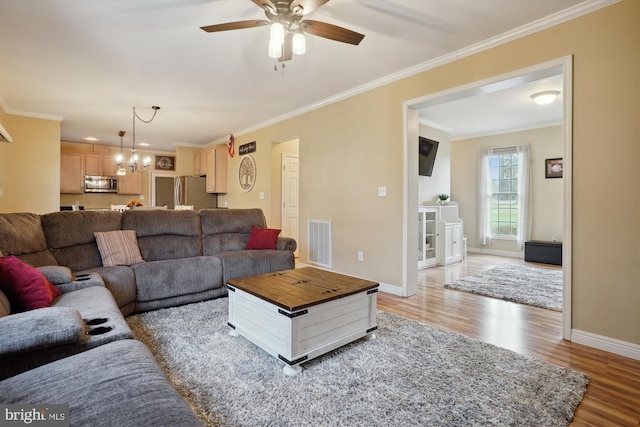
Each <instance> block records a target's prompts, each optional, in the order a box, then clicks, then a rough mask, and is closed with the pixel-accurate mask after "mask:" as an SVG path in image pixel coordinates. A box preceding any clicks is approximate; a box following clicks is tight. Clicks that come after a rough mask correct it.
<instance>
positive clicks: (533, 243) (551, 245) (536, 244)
mask: <svg viewBox="0 0 640 427" xmlns="http://www.w3.org/2000/svg"><path fill="white" fill-rule="evenodd" d="M524 260H525V261H529V262H541V263H543V264H554V265H562V243H555V242H545V241H541V240H529V241H527V242H524Z"/></svg>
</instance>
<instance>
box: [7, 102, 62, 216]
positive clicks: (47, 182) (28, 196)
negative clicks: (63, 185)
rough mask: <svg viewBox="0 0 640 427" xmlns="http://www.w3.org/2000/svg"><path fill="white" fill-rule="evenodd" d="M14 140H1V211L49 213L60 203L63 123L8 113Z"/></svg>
mask: <svg viewBox="0 0 640 427" xmlns="http://www.w3.org/2000/svg"><path fill="white" fill-rule="evenodd" d="M0 123H2V125H3V126H4V128H5V129H6V130H7V132H8V133H9V134H10V135H11V136H12V138H13V143H12V144H6V143H0V189H2V197H0V212H34V213H47V212H52V211H56V210H58V209H59V206H60V203H59V201H60V122H58V121H55V120H45V119H36V118H31V117H24V116H16V115H12V114H6V112H5V111H3V110H2V108H0Z"/></svg>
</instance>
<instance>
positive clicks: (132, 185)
mask: <svg viewBox="0 0 640 427" xmlns="http://www.w3.org/2000/svg"><path fill="white" fill-rule="evenodd" d="M141 176H142V174H141V173H138V172H131V171H127V174H126V175H123V176H119V177H118V194H132V195H139V194H141V193H142V178H141Z"/></svg>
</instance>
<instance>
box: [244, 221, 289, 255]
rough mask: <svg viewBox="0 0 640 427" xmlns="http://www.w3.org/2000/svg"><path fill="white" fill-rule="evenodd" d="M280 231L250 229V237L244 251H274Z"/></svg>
mask: <svg viewBox="0 0 640 427" xmlns="http://www.w3.org/2000/svg"><path fill="white" fill-rule="evenodd" d="M280 231H281V230H278V229H277V228H262V227H256V226H255V225H254V226H253V227H251V235H250V236H249V240H248V241H247V247H246V249H276V242H277V241H278V235H279V234H280Z"/></svg>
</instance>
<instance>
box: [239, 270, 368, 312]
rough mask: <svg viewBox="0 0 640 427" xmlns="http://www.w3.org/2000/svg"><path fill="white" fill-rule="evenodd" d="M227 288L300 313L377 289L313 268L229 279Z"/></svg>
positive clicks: (352, 279)
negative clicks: (312, 307) (318, 305)
mask: <svg viewBox="0 0 640 427" xmlns="http://www.w3.org/2000/svg"><path fill="white" fill-rule="evenodd" d="M228 285H229V286H231V287H232V288H237V289H240V290H242V291H245V292H247V293H249V294H252V295H254V296H256V297H258V298H261V299H263V300H265V301H268V302H270V303H271V304H274V305H277V306H278V307H281V308H284V309H285V310H288V311H297V310H301V309H303V308H307V307H311V306H314V305H317V304H322V303H324V302H327V301H331V300H334V299H338V298H343V297H346V296H349V295H353V294H357V293H360V292H363V291H366V290H369V289H375V288H377V287H378V286H379V284H378V283H376V282H372V281H370V280H365V279H359V278H357V277H351V276H346V275H344V274H339V273H334V272H332V271H326V270H320V269H317V268H312V267H304V268H297V269H295V270H283V271H277V272H274V273H266V274H261V275H259V276H252V277H244V278H240V279H232V280H229V281H228Z"/></svg>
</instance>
